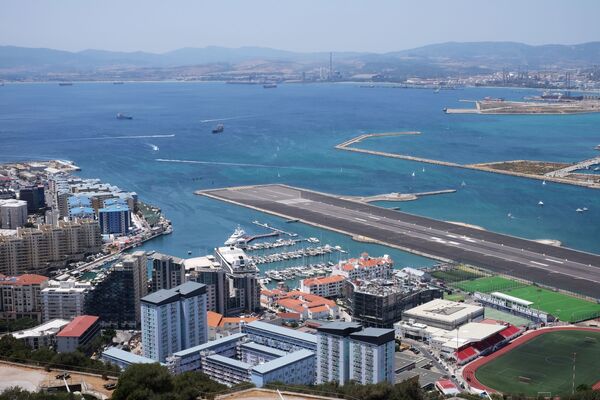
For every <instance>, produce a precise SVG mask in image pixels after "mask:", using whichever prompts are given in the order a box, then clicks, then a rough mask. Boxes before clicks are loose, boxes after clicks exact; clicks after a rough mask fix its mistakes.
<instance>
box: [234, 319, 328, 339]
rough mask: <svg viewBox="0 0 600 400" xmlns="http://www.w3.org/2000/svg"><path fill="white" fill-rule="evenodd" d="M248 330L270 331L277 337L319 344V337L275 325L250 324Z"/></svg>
mask: <svg viewBox="0 0 600 400" xmlns="http://www.w3.org/2000/svg"><path fill="white" fill-rule="evenodd" d="M246 328H254V329H260V330H263V331H268V332H271V333H274V334H277V335H283V336H288V337H291V338H294V339H299V340H303V341H305V342H310V343H314V344H317V337H316V336H315V335H313V334H310V333H305V332H299V331H296V330H294V329H290V328H285V327H283V326H279V325H273V324H269V323H266V322H262V321H254V322H250V323H249V324H247V325H246Z"/></svg>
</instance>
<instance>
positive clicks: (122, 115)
mask: <svg viewBox="0 0 600 400" xmlns="http://www.w3.org/2000/svg"><path fill="white" fill-rule="evenodd" d="M117 119H133V117H132V116H129V115H125V114H122V113H117Z"/></svg>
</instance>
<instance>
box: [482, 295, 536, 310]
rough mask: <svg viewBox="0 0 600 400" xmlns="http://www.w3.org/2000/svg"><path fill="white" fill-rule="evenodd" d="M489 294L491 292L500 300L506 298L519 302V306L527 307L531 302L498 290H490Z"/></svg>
mask: <svg viewBox="0 0 600 400" xmlns="http://www.w3.org/2000/svg"><path fill="white" fill-rule="evenodd" d="M490 294H491V295H492V296H494V297H497V298H499V299H502V300H508V301H510V302H511V303H516V304H519V305H521V306H525V307H529V306H530V305H532V304H533V302H532V301H527V300H523V299H520V298H518V297H515V296H511V295H508V294H505V293H500V292H492V293H490Z"/></svg>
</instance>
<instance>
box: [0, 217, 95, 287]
mask: <svg viewBox="0 0 600 400" xmlns="http://www.w3.org/2000/svg"><path fill="white" fill-rule="evenodd" d="M101 249H102V236H101V235H100V227H99V225H98V222H97V221H87V220H83V221H78V222H66V221H61V222H59V223H58V225H56V226H54V225H41V226H39V227H38V228H19V229H17V233H16V235H11V236H2V235H0V273H3V274H7V275H8V274H10V275H19V274H22V273H33V272H46V271H47V270H48V269H49V268H51V267H64V266H65V265H66V264H67V263H68V262H71V261H77V260H81V259H83V258H84V256H86V255H88V254H95V253H98V252H100V250H101Z"/></svg>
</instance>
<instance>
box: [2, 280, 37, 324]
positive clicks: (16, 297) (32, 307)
mask: <svg viewBox="0 0 600 400" xmlns="http://www.w3.org/2000/svg"><path fill="white" fill-rule="evenodd" d="M47 284H48V277H45V276H42V275H35V274H24V275H19V276H5V275H2V274H0V318H2V319H17V318H24V317H27V318H32V319H35V320H37V321H41V320H42V300H41V295H40V291H41V290H42V289H44V288H45V287H46V286H47Z"/></svg>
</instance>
